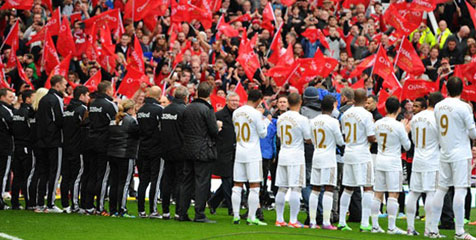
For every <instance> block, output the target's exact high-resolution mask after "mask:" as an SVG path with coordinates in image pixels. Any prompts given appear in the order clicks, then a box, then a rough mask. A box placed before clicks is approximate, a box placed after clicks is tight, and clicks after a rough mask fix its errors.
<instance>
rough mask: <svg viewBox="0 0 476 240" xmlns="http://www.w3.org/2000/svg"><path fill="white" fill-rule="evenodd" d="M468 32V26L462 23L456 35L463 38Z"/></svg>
mask: <svg viewBox="0 0 476 240" xmlns="http://www.w3.org/2000/svg"><path fill="white" fill-rule="evenodd" d="M469 33H470V29H469V27H468V26H466V25H464V26H461V28H460V29H459V33H458V35H459V36H460V37H461V38H465V37H468V36H469Z"/></svg>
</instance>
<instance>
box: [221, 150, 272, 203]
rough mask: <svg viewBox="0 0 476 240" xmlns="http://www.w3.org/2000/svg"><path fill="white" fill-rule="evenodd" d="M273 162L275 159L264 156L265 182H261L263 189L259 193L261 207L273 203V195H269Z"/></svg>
mask: <svg viewBox="0 0 476 240" xmlns="http://www.w3.org/2000/svg"><path fill="white" fill-rule="evenodd" d="M272 162H273V159H266V158H263V164H262V165H261V166H262V169H263V183H262V184H261V189H260V194H259V202H260V205H261V207H264V206H268V205H271V197H270V196H269V193H268V174H269V172H270V169H271V164H272ZM269 182H270V184H272V182H271V181H269ZM232 187H233V186H232ZM230 191H231V188H230ZM230 199H231V195H230ZM230 203H231V202H230ZM229 208H230V209H231V206H229Z"/></svg>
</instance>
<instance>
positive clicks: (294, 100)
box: [275, 93, 311, 228]
mask: <svg viewBox="0 0 476 240" xmlns="http://www.w3.org/2000/svg"><path fill="white" fill-rule="evenodd" d="M288 103H289V111H287V112H285V113H283V114H281V116H279V118H278V124H277V127H278V137H279V138H280V140H281V141H280V142H281V151H279V161H278V167H277V169H276V186H278V187H279V189H278V193H277V194H276V224H275V225H276V226H278V227H283V226H288V227H292V228H303V227H304V225H303V224H302V223H300V222H298V221H297V216H298V214H299V209H300V207H301V189H302V188H303V187H304V186H305V185H306V171H305V169H306V167H305V160H304V141H306V142H307V143H311V129H310V127H309V120H308V119H307V118H306V117H304V116H302V115H301V114H299V109H301V103H302V101H301V96H300V95H299V94H298V93H291V94H289V96H288ZM289 188H290V189H291V194H290V198H289V205H290V219H289V224H286V222H285V221H284V217H283V214H284V204H285V197H286V192H287V191H288V189H289Z"/></svg>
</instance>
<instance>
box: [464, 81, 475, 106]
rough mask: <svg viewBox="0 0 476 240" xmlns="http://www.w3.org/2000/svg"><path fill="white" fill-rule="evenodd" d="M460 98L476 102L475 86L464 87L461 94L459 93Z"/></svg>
mask: <svg viewBox="0 0 476 240" xmlns="http://www.w3.org/2000/svg"><path fill="white" fill-rule="evenodd" d="M461 98H462V99H465V100H468V101H471V102H476V85H475V84H473V85H466V86H464V88H463V92H462V93H461Z"/></svg>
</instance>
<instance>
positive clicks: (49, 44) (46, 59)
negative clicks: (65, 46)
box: [42, 33, 60, 73]
mask: <svg viewBox="0 0 476 240" xmlns="http://www.w3.org/2000/svg"><path fill="white" fill-rule="evenodd" d="M42 61H43V63H42V66H43V67H44V68H45V71H46V72H47V73H49V72H51V71H53V69H54V68H55V67H56V65H58V64H59V63H60V62H59V59H58V54H57V53H56V48H55V45H54V43H53V39H51V35H50V34H48V33H47V34H46V39H45V46H44V48H43V58H42Z"/></svg>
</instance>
